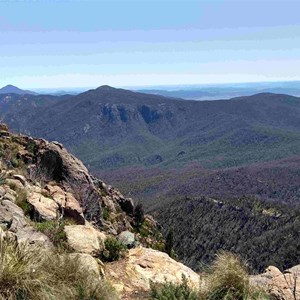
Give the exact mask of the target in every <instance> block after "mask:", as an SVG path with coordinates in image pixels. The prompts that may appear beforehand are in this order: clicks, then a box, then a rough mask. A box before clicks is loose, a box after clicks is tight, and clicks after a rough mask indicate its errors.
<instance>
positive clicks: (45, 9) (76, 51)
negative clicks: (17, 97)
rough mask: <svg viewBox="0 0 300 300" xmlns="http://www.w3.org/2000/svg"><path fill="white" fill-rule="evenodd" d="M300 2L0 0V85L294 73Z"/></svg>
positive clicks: (299, 63)
mask: <svg viewBox="0 0 300 300" xmlns="http://www.w3.org/2000/svg"><path fill="white" fill-rule="evenodd" d="M299 11H300V1H255V0H252V1H246V0H245V1H243V0H240V1H226V0H223V1H221V0H215V1H214V0H210V1H201V0H198V1H189V0H185V1H167V0H165V1H155V0H152V1H143V0H139V1H126V0H123V1H114V0H111V1H100V0H99V1H89V0H85V1H83V0H82V1H79V0H74V1H72V0H69V1H58V0H51V1H50V0H48V1H47V0H43V1H42V0H40V1H39V0H36V1H26V0H23V1H20V0H19V1H13V0H10V1H6V0H0V86H4V85H6V84H14V85H17V86H19V87H21V88H32V89H37V88H65V87H78V88H79V87H97V86H100V85H104V84H108V85H112V86H122V87H125V86H152V85H172V84H207V83H230V82H259V81H277V80H300V17H299Z"/></svg>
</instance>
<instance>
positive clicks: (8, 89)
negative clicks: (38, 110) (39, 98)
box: [0, 84, 36, 95]
mask: <svg viewBox="0 0 300 300" xmlns="http://www.w3.org/2000/svg"><path fill="white" fill-rule="evenodd" d="M0 94H32V95H35V94H36V93H35V92H32V91H27V90H22V89H20V88H18V87H17V86H14V85H12V84H8V85H6V86H4V87H3V88H0Z"/></svg>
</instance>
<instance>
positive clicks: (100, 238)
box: [64, 225, 106, 254]
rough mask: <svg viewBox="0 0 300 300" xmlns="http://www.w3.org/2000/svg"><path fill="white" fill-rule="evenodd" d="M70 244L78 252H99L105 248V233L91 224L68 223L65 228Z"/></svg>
mask: <svg viewBox="0 0 300 300" xmlns="http://www.w3.org/2000/svg"><path fill="white" fill-rule="evenodd" d="M64 230H65V233H66V236H67V242H68V244H69V246H70V247H71V248H72V249H74V250H75V251H77V252H81V253H87V254H98V253H99V252H101V251H103V250H104V241H105V238H106V236H105V234H104V233H103V232H100V231H98V230H96V229H95V228H93V227H92V226H90V225H67V226H65V228H64Z"/></svg>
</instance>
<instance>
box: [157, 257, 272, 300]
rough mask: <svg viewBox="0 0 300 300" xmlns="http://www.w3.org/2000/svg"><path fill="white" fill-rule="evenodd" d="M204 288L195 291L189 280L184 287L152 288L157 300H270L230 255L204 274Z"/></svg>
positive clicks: (170, 285)
mask: <svg viewBox="0 0 300 300" xmlns="http://www.w3.org/2000/svg"><path fill="white" fill-rule="evenodd" d="M205 282H206V284H205V287H204V288H201V289H200V290H199V291H193V290H192V289H191V288H190V287H189V286H188V282H187V281H186V279H183V280H182V283H181V284H177V285H176V284H173V283H169V282H165V283H164V284H153V283H152V285H151V297H152V298H151V299H155V300H171V299H172V300H268V299H269V297H268V295H267V294H266V293H265V292H264V291H261V290H259V289H257V288H253V287H251V286H250V283H249V275H248V273H247V270H246V266H245V265H244V264H243V263H242V262H241V261H240V259H239V258H238V257H237V256H236V255H234V254H232V253H228V252H223V253H220V254H219V255H218V256H217V258H216V260H215V262H214V263H213V264H212V266H211V267H210V268H209V272H208V273H207V274H205Z"/></svg>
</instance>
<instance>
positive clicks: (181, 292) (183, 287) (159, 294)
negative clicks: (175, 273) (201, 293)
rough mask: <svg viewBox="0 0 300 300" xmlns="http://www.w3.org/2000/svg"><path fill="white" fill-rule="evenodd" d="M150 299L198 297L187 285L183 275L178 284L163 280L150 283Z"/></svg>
mask: <svg viewBox="0 0 300 300" xmlns="http://www.w3.org/2000/svg"><path fill="white" fill-rule="evenodd" d="M150 287H151V299H155V300H198V299H199V297H198V295H197V293H196V292H195V291H193V290H192V289H191V288H190V287H189V285H188V280H187V278H186V277H185V276H182V282H181V283H180V284H174V283H171V282H165V283H163V284H159V283H153V282H152V283H151V284H150Z"/></svg>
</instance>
